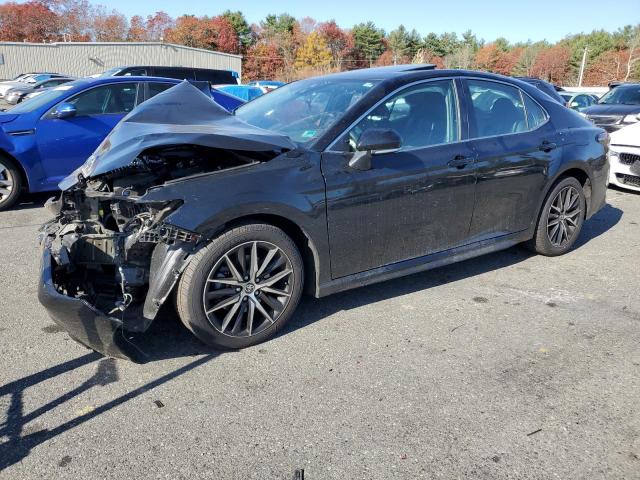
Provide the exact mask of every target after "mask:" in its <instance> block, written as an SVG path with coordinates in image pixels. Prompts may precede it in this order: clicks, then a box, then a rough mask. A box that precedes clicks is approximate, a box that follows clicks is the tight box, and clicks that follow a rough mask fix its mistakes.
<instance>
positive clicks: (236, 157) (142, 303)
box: [41, 145, 274, 331]
mask: <svg viewBox="0 0 640 480" xmlns="http://www.w3.org/2000/svg"><path fill="white" fill-rule="evenodd" d="M273 156H274V154H273V153H269V152H241V151H240V152H238V151H229V150H220V149H215V148H210V147H202V146H197V145H180V146H171V147H162V148H157V149H150V150H148V151H146V152H144V154H143V155H140V156H139V157H138V158H136V159H135V161H134V162H132V163H131V164H130V165H129V166H127V167H124V168H120V169H118V170H116V171H112V172H109V173H107V174H103V175H100V176H98V177H96V178H92V179H89V180H83V179H80V181H79V182H78V184H77V185H76V186H74V187H73V188H71V189H69V190H67V191H65V192H63V194H62V196H61V197H60V199H58V200H55V201H51V202H49V208H50V209H52V210H53V211H54V212H55V214H56V218H55V220H53V221H51V222H49V223H47V224H46V225H45V226H44V227H43V228H42V230H41V232H42V235H43V237H44V239H45V241H47V242H48V244H49V248H50V250H51V254H52V258H53V263H54V265H52V276H53V281H54V285H55V288H56V290H57V291H58V293H60V294H63V295H66V296H69V297H73V298H78V299H82V300H85V301H86V302H87V303H89V304H90V305H92V306H94V307H95V308H97V309H98V310H100V311H102V312H103V313H105V314H107V315H110V316H114V317H116V318H119V319H121V320H123V322H125V324H126V329H127V330H130V331H144V330H146V328H147V327H148V325H149V324H150V323H151V321H152V320H153V318H154V317H155V314H156V313H157V311H158V309H159V307H160V306H161V305H162V303H164V301H165V300H166V297H167V296H168V294H169V293H170V291H171V288H172V287H173V285H174V284H175V281H176V280H177V278H178V277H179V275H180V273H181V271H182V270H183V268H184V266H185V265H186V261H187V259H188V258H189V256H191V255H192V254H193V253H194V252H195V251H197V250H198V248H199V247H200V246H201V245H202V244H204V243H205V240H206V239H205V238H203V236H202V235H201V234H199V233H196V232H191V231H187V230H184V229H181V228H178V227H175V226H173V225H170V224H168V223H165V222H164V220H165V218H166V217H167V216H168V214H170V213H171V212H173V211H175V210H176V209H178V208H179V207H180V205H181V204H182V201H181V200H173V201H167V202H162V203H158V202H147V201H145V200H144V195H145V193H146V192H147V190H148V189H149V188H153V187H157V186H161V185H163V184H167V183H171V182H175V181H180V179H185V178H189V177H193V176H197V175H203V174H211V173H214V172H217V171H221V170H226V169H230V168H236V167H241V166H247V165H251V164H254V163H257V162H260V161H262V160H266V159H269V158H270V157H273ZM150 282H151V290H150ZM148 293H151V295H148ZM125 311H126V312H127V315H125V314H124V313H125Z"/></svg>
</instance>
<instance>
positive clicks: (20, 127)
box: [0, 77, 244, 210]
mask: <svg viewBox="0 0 640 480" xmlns="http://www.w3.org/2000/svg"><path fill="white" fill-rule="evenodd" d="M180 82H181V80H176V79H170V78H157V77H106V78H90V79H81V80H76V81H73V82H69V83H65V84H64V85H60V86H58V87H54V88H52V89H50V90H48V91H47V92H46V93H43V94H42V95H39V96H37V97H35V98H32V99H30V100H28V101H26V102H23V103H20V104H19V105H17V106H16V107H14V108H12V109H11V110H10V111H7V112H2V113H0V210H3V209H6V208H9V207H10V206H11V205H13V204H14V203H15V202H16V201H17V200H18V197H19V196H20V194H21V192H23V191H28V192H46V191H51V190H57V188H58V182H59V181H60V180H62V179H63V178H64V177H66V176H67V175H69V174H70V173H71V172H72V171H73V170H75V169H76V168H78V167H79V166H80V165H82V164H83V163H84V162H85V161H86V159H87V158H88V157H89V156H90V155H91V154H92V153H93V151H94V150H95V149H96V148H97V147H98V145H100V143H101V142H102V140H104V138H105V137H106V136H107V135H108V134H109V132H110V131H111V130H112V129H113V127H115V126H116V124H117V123H118V122H119V121H120V120H122V118H123V117H124V116H125V115H126V114H127V113H129V112H130V111H131V110H133V109H134V108H135V107H136V106H137V105H139V104H140V103H142V102H144V101H145V100H148V99H149V98H151V97H153V96H154V95H156V94H158V93H160V92H162V91H164V90H167V89H168V88H171V87H173V86H174V85H177V84H178V83H180ZM203 85H204V86H203V87H202V88H201V90H203V91H204V92H206V93H208V94H209V95H211V96H212V97H213V99H214V100H215V101H216V102H217V103H218V104H220V105H221V106H222V107H224V108H225V109H227V110H229V111H232V110H234V109H235V108H236V107H238V106H239V105H240V104H242V103H244V102H243V101H242V100H240V99H238V98H236V97H233V96H232V95H228V94H225V93H223V92H219V91H216V90H211V89H210V88H209V85H208V84H206V83H204V82H203ZM196 86H199V85H196Z"/></svg>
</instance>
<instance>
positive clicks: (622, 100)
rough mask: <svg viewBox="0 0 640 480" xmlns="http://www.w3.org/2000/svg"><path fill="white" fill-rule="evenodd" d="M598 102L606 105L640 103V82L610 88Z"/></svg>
mask: <svg viewBox="0 0 640 480" xmlns="http://www.w3.org/2000/svg"><path fill="white" fill-rule="evenodd" d="M598 103H600V104H605V105H640V84H638V85H624V86H619V87H616V88H614V89H613V90H609V91H608V92H607V93H605V94H604V96H603V97H602V98H601V99H600V101H599V102H598Z"/></svg>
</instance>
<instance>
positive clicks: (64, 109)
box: [52, 102, 78, 120]
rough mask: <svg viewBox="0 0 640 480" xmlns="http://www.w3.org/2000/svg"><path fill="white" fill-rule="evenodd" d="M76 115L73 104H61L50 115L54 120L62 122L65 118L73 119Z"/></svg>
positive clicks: (76, 111)
mask: <svg viewBox="0 0 640 480" xmlns="http://www.w3.org/2000/svg"><path fill="white" fill-rule="evenodd" d="M76 113H78V110H77V109H76V106H75V105H74V104H72V103H66V102H63V103H61V104H60V105H58V106H57V107H56V109H55V110H54V111H53V113H52V115H53V117H54V118H58V119H60V120H62V119H65V118H71V117H75V116H76Z"/></svg>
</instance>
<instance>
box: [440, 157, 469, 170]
mask: <svg viewBox="0 0 640 480" xmlns="http://www.w3.org/2000/svg"><path fill="white" fill-rule="evenodd" d="M475 158H476V157H475V156H471V157H465V156H464V155H456V156H455V157H453V160H450V161H449V162H448V163H447V165H449V166H450V167H452V168H457V169H459V170H462V169H463V168H464V167H466V166H467V165H469V164H470V163H473V161H474V160H475Z"/></svg>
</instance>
